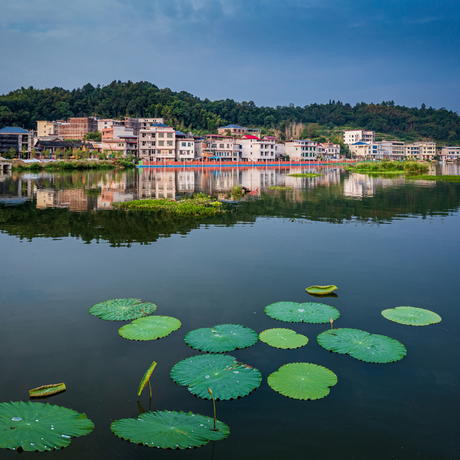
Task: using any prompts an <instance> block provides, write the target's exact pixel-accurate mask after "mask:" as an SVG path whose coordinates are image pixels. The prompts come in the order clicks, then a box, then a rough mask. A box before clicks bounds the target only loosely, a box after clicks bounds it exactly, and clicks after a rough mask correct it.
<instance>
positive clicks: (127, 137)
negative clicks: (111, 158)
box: [101, 124, 137, 157]
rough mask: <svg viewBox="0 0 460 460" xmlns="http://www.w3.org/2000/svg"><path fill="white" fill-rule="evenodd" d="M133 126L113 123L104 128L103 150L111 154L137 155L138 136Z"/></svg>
mask: <svg viewBox="0 0 460 460" xmlns="http://www.w3.org/2000/svg"><path fill="white" fill-rule="evenodd" d="M133 131H134V130H133V128H126V127H125V126H124V125H122V124H116V125H112V126H111V127H110V128H104V129H103V130H102V141H101V142H102V145H103V147H102V148H103V150H107V151H109V152H111V154H114V153H115V154H117V155H116V156H118V155H122V156H124V157H128V156H129V155H130V154H132V155H135V156H137V136H136V135H135V134H134V132H133Z"/></svg>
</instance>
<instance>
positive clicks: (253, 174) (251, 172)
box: [241, 168, 282, 191]
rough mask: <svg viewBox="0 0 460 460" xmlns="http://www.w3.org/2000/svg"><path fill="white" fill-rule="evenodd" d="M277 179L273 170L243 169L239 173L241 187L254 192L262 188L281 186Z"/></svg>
mask: <svg viewBox="0 0 460 460" xmlns="http://www.w3.org/2000/svg"><path fill="white" fill-rule="evenodd" d="M279 178H280V177H278V178H277V175H276V170H273V169H268V168H267V169H256V168H251V169H245V170H243V171H242V172H241V185H242V186H243V187H246V188H248V189H250V190H251V191H255V190H256V189H259V190H260V188H263V187H270V186H272V185H282V181H281V182H279V181H278V182H277V179H279Z"/></svg>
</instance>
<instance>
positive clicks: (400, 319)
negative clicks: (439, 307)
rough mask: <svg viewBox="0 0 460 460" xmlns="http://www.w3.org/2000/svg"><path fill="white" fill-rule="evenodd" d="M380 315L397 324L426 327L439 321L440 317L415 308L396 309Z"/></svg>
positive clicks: (428, 311)
mask: <svg viewBox="0 0 460 460" xmlns="http://www.w3.org/2000/svg"><path fill="white" fill-rule="evenodd" d="M382 315H383V316H384V317H385V318H386V319H389V320H390V321H394V322H395V323H399V324H407V325H408V326H428V325H429V324H436V323H439V322H440V321H441V317H440V316H439V315H438V314H437V313H435V312H434V311H430V310H425V309H423V308H415V307H396V308H389V309H387V310H383V311H382Z"/></svg>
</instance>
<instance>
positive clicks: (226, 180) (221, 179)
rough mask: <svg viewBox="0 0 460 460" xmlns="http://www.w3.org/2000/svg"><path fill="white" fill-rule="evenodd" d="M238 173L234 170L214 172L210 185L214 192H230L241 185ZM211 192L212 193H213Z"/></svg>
mask: <svg viewBox="0 0 460 460" xmlns="http://www.w3.org/2000/svg"><path fill="white" fill-rule="evenodd" d="M238 179H239V178H238V174H237V171H236V170H234V169H230V170H228V169H227V170H223V171H213V172H212V174H211V176H210V181H209V183H210V185H211V186H212V191H214V192H225V191H227V192H230V191H231V190H232V187H233V186H235V185H237V184H239V180H238ZM212 191H211V192H212Z"/></svg>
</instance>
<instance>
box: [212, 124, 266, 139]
mask: <svg viewBox="0 0 460 460" xmlns="http://www.w3.org/2000/svg"><path fill="white" fill-rule="evenodd" d="M217 133H218V134H220V135H221V136H242V135H243V134H250V135H254V136H257V137H260V133H261V131H260V129H257V128H244V127H243V126H239V125H227V126H222V127H221V128H218V129H217Z"/></svg>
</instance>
